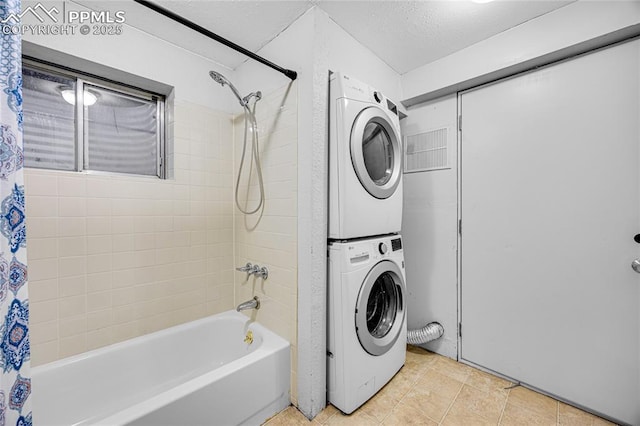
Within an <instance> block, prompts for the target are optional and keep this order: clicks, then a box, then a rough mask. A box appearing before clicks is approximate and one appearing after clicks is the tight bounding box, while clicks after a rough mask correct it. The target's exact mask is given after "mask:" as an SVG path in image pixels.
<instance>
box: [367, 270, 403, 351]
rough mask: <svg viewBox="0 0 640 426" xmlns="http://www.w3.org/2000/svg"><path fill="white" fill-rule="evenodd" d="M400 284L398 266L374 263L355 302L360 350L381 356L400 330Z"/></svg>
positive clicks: (387, 349)
mask: <svg viewBox="0 0 640 426" xmlns="http://www.w3.org/2000/svg"><path fill="white" fill-rule="evenodd" d="M404 289H405V287H404V280H403V278H402V272H401V271H400V268H399V267H398V265H396V264H395V263H394V262H392V261H390V260H383V261H381V262H379V263H377V264H376V265H375V266H374V267H373V268H372V269H371V271H369V273H368V274H367V277H366V278H365V280H364V282H363V283H362V287H361V288H360V293H359V294H358V300H357V302H356V318H355V319H356V334H357V335H358V340H359V341H360V344H361V345H362V347H363V349H364V350H365V351H367V352H368V353H370V354H371V355H374V356H378V355H383V354H385V353H386V352H387V351H389V349H391V347H393V345H394V344H395V343H396V341H397V340H398V336H399V335H400V332H401V331H402V327H404V307H405V303H404Z"/></svg>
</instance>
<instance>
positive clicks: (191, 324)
mask: <svg viewBox="0 0 640 426" xmlns="http://www.w3.org/2000/svg"><path fill="white" fill-rule="evenodd" d="M223 318H231V319H235V320H242V321H243V322H244V323H245V330H248V329H249V328H251V329H252V330H254V331H258V332H259V333H260V334H261V335H262V336H264V338H263V339H262V342H261V345H260V347H258V348H257V349H255V350H254V351H252V352H250V353H248V354H246V355H244V357H246V356H249V355H251V354H252V353H254V352H257V351H259V350H260V349H272V350H277V349H281V348H283V347H291V343H290V342H289V341H288V340H286V339H285V338H284V337H282V336H280V335H279V334H276V333H275V332H273V331H271V330H269V329H268V328H266V327H265V326H264V325H262V324H261V323H259V322H258V321H255V320H253V319H252V318H250V317H248V316H246V315H244V314H242V313H240V312H236V311H234V310H228V311H224V312H220V313H217V314H212V315H208V316H206V317H203V318H199V319H196V320H193V321H187V322H184V323H182V324H176V325H173V326H171V327H168V328H163V329H162V330H157V331H153V332H151V333H147V334H143V335H140V336H136V337H132V338H130V339H127V340H123V341H121V342H115V343H111V344H109V345H107V346H102V347H99V348H96V349H91V350H90V351H87V352H82V353H80V354H76V355H71V356H69V357H65V358H61V359H58V360H55V361H51V362H48V363H46V364H41V365H37V366H35V367H31V375H32V376H33V375H38V374H41V373H45V372H47V371H49V370H52V369H55V368H59V367H63V366H67V365H70V364H73V363H75V362H78V361H83V360H85V359H88V358H91V357H92V356H95V355H97V354H101V353H109V352H114V351H116V350H118V349H124V348H127V347H130V346H133V345H135V344H136V343H144V342H145V341H148V340H152V339H154V337H157V336H159V335H162V334H171V333H176V332H178V331H180V330H186V329H191V328H195V327H197V326H198V325H200V324H204V323H207V322H210V321H214V320H215V319H223ZM234 361H235V360H234Z"/></svg>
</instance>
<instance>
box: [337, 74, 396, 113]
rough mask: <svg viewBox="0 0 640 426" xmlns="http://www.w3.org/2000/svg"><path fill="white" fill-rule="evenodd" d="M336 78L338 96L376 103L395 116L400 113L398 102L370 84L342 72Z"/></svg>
mask: <svg viewBox="0 0 640 426" xmlns="http://www.w3.org/2000/svg"><path fill="white" fill-rule="evenodd" d="M335 78H336V79H338V81H337V83H338V85H339V90H340V95H338V98H341V97H344V98H349V99H353V100H356V101H363V102H372V103H376V104H378V105H380V107H381V108H382V109H384V110H385V111H388V112H389V113H391V114H393V115H395V116H397V115H398V107H397V106H396V104H395V103H393V102H391V101H390V100H389V99H388V98H387V97H385V96H384V95H383V94H382V93H381V92H379V91H377V90H375V89H374V88H373V87H371V86H369V85H368V84H365V83H363V82H361V81H358V80H356V79H354V78H351V77H349V76H348V75H345V74H340V73H337V74H335Z"/></svg>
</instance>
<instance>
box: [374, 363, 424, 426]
mask: <svg viewBox="0 0 640 426" xmlns="http://www.w3.org/2000/svg"><path fill="white" fill-rule="evenodd" d="M403 367H404V365H403ZM398 373H399V371H398ZM398 373H396V375H397V374H398ZM394 378H395V376H394ZM392 380H393V379H392ZM416 384H418V379H416V380H415V381H414V382H413V384H412V385H411V387H410V388H409V389H408V390H407V391H406V392H405V393H403V394H402V396H401V397H400V399H399V400H398V402H396V403H395V404H394V406H393V407H392V408H391V410H389V412H388V413H387V414H386V415H385V416H384V417H383V418H382V420H380V421H379V422H378V424H379V425H381V424H383V423H384V421H385V420H387V417H389V416H390V415H391V413H392V412H393V410H395V408H396V407H397V406H398V405H400V402H402V400H403V399H404V398H405V397H406V396H407V395H408V394H409V392H411V390H413V388H414V386H415V385H416Z"/></svg>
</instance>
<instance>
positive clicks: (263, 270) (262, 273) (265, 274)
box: [256, 266, 269, 280]
mask: <svg viewBox="0 0 640 426" xmlns="http://www.w3.org/2000/svg"><path fill="white" fill-rule="evenodd" d="M256 275H259V276H261V277H262V279H263V280H266V279H267V278H269V270H268V269H267V267H266V266H263V267H262V268H260V269H259V270H258V271H257V272H256Z"/></svg>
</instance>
